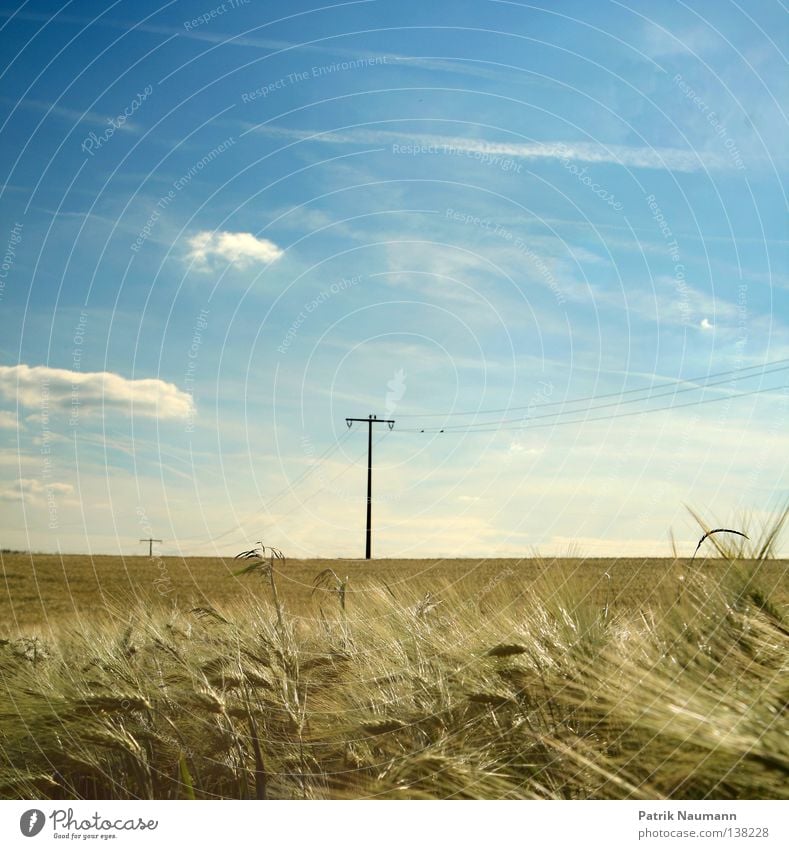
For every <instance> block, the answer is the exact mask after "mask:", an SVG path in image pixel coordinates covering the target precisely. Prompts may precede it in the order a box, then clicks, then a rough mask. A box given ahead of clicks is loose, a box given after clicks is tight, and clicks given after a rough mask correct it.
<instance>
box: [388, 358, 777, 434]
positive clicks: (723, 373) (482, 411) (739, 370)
mask: <svg viewBox="0 0 789 849" xmlns="http://www.w3.org/2000/svg"><path fill="white" fill-rule="evenodd" d="M783 363H789V357H785V358H783V359H780V360H770V361H768V362H766V363H761V364H760V365H755V366H743V367H742V368H736V369H730V370H729V371H719V372H715V373H714V374H704V375H700V376H698V377H685V378H677V379H676V380H671V381H668V382H666V383H662V384H661V385H660V386H642V387H641V388H640V389H624V390H622V391H621V392H606V393H604V394H598V395H584V396H581V397H579V398H565V399H564V400H562V401H545V402H543V403H540V404H536V405H534V404H523V405H518V406H509V407H499V408H496V409H479V410H454V411H450V412H448V413H400V414H399V415H398V418H401V419H424V418H448V417H449V416H475V415H486V414H488V413H508V412H511V411H514V410H528V409H529V408H530V407H533V406H537V407H556V406H559V405H561V404H579V403H581V402H582V401H600V400H603V399H605V398H618V397H621V396H623V395H632V394H634V393H636V392H652V391H653V390H654V389H665V388H666V387H668V386H676V385H679V384H682V383H699V382H700V381H708V380H710V379H712V378H715V377H725V376H726V375H730V374H740V373H742V372H746V371H753V370H754V369H762V370H764V369H765V368H767V367H768V366H777V365H782V364H783ZM758 376H760V375H759V372H758V371H757V372H754V374H750V375H743V377H742V378H737V379H738V380H739V379H747V378H749V377H758ZM693 388H703V386H701V387H693ZM683 391H684V390H683ZM648 398H649V396H647V398H644V399H641V400H648ZM398 430H402V428H398Z"/></svg>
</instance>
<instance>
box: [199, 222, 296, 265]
mask: <svg viewBox="0 0 789 849" xmlns="http://www.w3.org/2000/svg"><path fill="white" fill-rule="evenodd" d="M189 248H190V250H189V253H188V254H187V259H188V260H190V261H191V262H193V263H195V265H196V266H197V267H198V268H202V269H204V270H208V269H209V268H210V266H211V261H212V260H213V259H221V260H224V261H225V262H228V263H230V264H231V265H235V266H237V267H238V268H245V267H246V266H248V265H251V264H252V263H256V262H260V263H269V262H274V261H275V260H278V259H279V258H280V257H281V256H282V253H283V251H282V249H281V248H279V247H277V245H275V244H274V242H270V241H269V240H268V239H258V238H257V237H256V236H253V235H252V233H229V232H227V231H222V230H220V231H219V232H214V233H212V232H211V231H210V230H203V231H202V232H200V233H197V234H196V235H194V236H192V237H191V238H190V239H189Z"/></svg>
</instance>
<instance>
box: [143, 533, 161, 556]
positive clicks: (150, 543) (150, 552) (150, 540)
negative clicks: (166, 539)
mask: <svg viewBox="0 0 789 849" xmlns="http://www.w3.org/2000/svg"><path fill="white" fill-rule="evenodd" d="M140 542H147V543H148V557H153V544H154V543H155V542H162V540H160V539H154V538H153V537H148V538H147V539H141V540H140Z"/></svg>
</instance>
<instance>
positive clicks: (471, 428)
mask: <svg viewBox="0 0 789 849" xmlns="http://www.w3.org/2000/svg"><path fill="white" fill-rule="evenodd" d="M781 389H789V386H768V387H765V388H763V389H754V390H752V391H750V392H738V393H736V394H734V395H723V396H721V397H720V398H706V399H699V400H698V401H688V402H687V403H686V404H670V405H669V406H667V407H656V408H654V409H652V410H634V411H632V412H629V413H620V414H614V415H609V416H597V417H596V418H592V419H589V418H585V419H572V420H570V421H557V422H545V423H543V424H537V425H534V426H533V427H529V421H530V420H529V419H526V420H525V421H524V424H522V425H519V426H517V427H490V426H489V425H490V424H491V422H486V423H480V424H477V425H473V424H472V425H468V427H467V428H466V429H465V430H461V429H459V428H458V429H456V430H452V431H450V432H451V433H498V432H499V431H510V430H536V429H538V428H544V427H560V426H562V425H571V424H587V423H589V422H604V421H610V420H611V419H625V418H629V417H630V416H645V415H647V414H648V413H662V412H665V411H667V410H679V409H681V408H683V407H697V406H700V405H702V404H716V403H718V402H720V401H729V400H736V399H737V398H745V397H747V396H749V395H761V394H763V393H765V392H775V391H777V390H781ZM644 400H646V399H644ZM598 409H599V408H598ZM568 412H569V411H568ZM572 412H574V413H577V412H580V411H579V410H573V411H572ZM494 424H495V423H494ZM444 430H445V428H441V429H439V428H421V429H420V428H398V432H399V433H444Z"/></svg>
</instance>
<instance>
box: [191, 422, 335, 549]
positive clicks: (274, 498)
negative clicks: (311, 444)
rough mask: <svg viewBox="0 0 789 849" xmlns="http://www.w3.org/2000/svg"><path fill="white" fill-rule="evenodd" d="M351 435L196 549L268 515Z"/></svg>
mask: <svg viewBox="0 0 789 849" xmlns="http://www.w3.org/2000/svg"><path fill="white" fill-rule="evenodd" d="M349 436H350V434H349V433H348V432H347V431H346V432H345V433H343V434H342V436H340V438H339V439H338V440H337V441H336V442H335V443H334V444H333V445H330V446H329V447H328V448H327V449H326V450H325V451H322V452H321V453H320V454H319V455H318V456H317V457H314V458H312V463H311V464H310V465H309V466H307V468H306V469H304V471H302V472H300V473H299V474H298V475H297V476H296V477H295V478H294V479H293V480H292V481H291V482H290V483H289V484H288V485H287V486H286V487H283V488H282V489H281V490H279V492H276V493H275V494H274V495H273V496H271V498H268V499H266V503H265V505H264V506H263V507H259V508H258V509H257V510H255V511H253V512H252V513H250V514H249V515H247V516H245V517H244V518H243V519H240V520H239V521H238V522H237V523H236V524H235V525H234V526H233V527H232V528H229V529H228V530H225V531H222V533H220V534H217V535H216V536H211V535H210V534H209V535H208V536H209V538H208V539H205V540H204V541H202V542H197V543H195V544H194V546H193V547H194V548H204V547H208V546H211V545H213V544H214V543H215V542H217V541H218V540H220V539H224V538H225V537H226V536H229V535H230V534H232V533H233V532H234V531H236V530H238V529H239V528H241V527H242V526H243V525H246V524H247V523H249V522H251V521H252V520H253V519H256V518H257V517H258V516H261V515H263V514H264V513H267V512H268V511H269V509H270V508H271V507H272V506H273V505H274V504H278V503H279V502H280V501H282V499H283V498H286V497H287V496H288V495H290V494H291V493H292V492H293V489H294V487H297V486H299V485H300V484H302V483H303V482H304V481H305V480H306V479H307V478H308V477H310V475H312V474H313V473H314V472H315V471H316V470H317V469H318V468H319V467H320V464H321V463H322V462H323V461H325V460H328V459H329V457H331V456H332V455H333V454H334V453H336V452H337V451H339V449H340V448H341V447H342V446H343V444H344V443H345V442H346V441H347V440H348V438H349ZM194 539H200V537H186V538H184V539H183V540H179V542H180V541H183V542H189V541H190V540H194Z"/></svg>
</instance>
